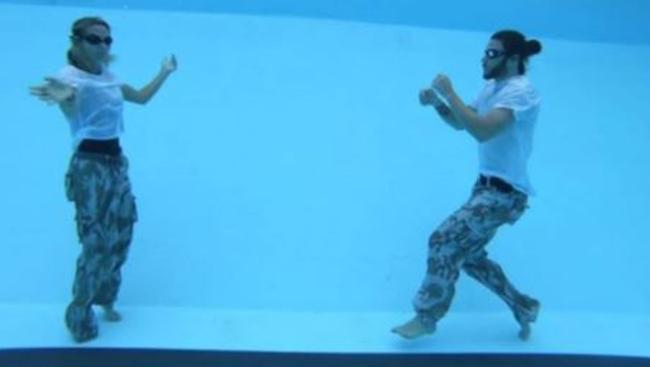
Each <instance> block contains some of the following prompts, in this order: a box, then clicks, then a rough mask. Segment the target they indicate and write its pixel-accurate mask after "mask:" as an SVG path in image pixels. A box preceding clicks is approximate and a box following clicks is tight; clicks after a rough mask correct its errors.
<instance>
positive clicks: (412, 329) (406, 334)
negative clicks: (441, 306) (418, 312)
mask: <svg viewBox="0 0 650 367" xmlns="http://www.w3.org/2000/svg"><path fill="white" fill-rule="evenodd" d="M391 331H392V332H393V333H395V334H398V335H399V336H401V337H403V338H405V339H415V338H419V337H421V336H424V335H427V334H433V332H434V331H436V327H435V325H433V326H429V325H425V324H424V323H422V321H421V320H420V317H418V316H415V317H414V318H412V319H411V320H410V321H408V322H407V323H405V324H403V325H400V326H396V327H394V328H393V329H391Z"/></svg>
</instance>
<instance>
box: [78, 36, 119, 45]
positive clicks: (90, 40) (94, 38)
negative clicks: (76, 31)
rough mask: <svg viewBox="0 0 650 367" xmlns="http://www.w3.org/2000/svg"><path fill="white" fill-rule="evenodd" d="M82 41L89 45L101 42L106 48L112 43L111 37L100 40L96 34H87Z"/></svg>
mask: <svg viewBox="0 0 650 367" xmlns="http://www.w3.org/2000/svg"><path fill="white" fill-rule="evenodd" d="M81 38H82V39H83V40H84V41H86V42H88V43H90V44H91V45H95V46H96V45H98V44H100V43H102V42H104V43H105V44H106V46H110V45H111V43H113V38H112V37H111V36H108V37H106V38H101V37H99V36H98V35H96V34H89V35H87V36H83V37H81Z"/></svg>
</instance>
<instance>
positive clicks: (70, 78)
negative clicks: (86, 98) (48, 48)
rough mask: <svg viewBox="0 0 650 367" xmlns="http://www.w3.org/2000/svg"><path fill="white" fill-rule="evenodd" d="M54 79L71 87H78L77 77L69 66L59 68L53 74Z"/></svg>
mask: <svg viewBox="0 0 650 367" xmlns="http://www.w3.org/2000/svg"><path fill="white" fill-rule="evenodd" d="M54 79H57V80H59V81H61V82H62V83H65V84H68V85H71V86H73V87H75V88H76V87H79V77H78V76H77V75H76V73H75V72H74V69H72V68H71V67H69V66H66V67H64V68H62V69H60V70H59V71H58V72H56V74H54Z"/></svg>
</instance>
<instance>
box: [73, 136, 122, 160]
mask: <svg viewBox="0 0 650 367" xmlns="http://www.w3.org/2000/svg"><path fill="white" fill-rule="evenodd" d="M77 151H78V152H83V153H95V154H105V155H112V156H119V155H120V154H122V148H121V147H120V141H119V140H118V139H109V140H95V139H84V140H82V141H81V143H80V144H79V147H78V148H77Z"/></svg>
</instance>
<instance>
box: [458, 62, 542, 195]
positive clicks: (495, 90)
mask: <svg viewBox="0 0 650 367" xmlns="http://www.w3.org/2000/svg"><path fill="white" fill-rule="evenodd" d="M540 102H541V99H540V97H539V95H538V93H537V91H536V90H535V89H534V88H533V86H532V85H531V84H530V81H529V80H528V78H526V77H525V76H523V75H518V76H513V77H511V78H508V79H506V80H503V81H500V82H495V81H494V80H491V81H489V82H488V83H486V85H485V87H484V88H483V90H482V91H481V93H480V94H479V96H478V98H477V99H476V101H475V102H474V103H473V104H471V107H472V108H474V109H476V111H477V112H478V114H479V116H484V115H486V114H487V113H488V112H490V111H491V110H493V109H495V108H507V109H510V110H512V112H513V114H514V118H515V121H513V122H512V123H510V124H509V125H508V126H507V127H505V128H504V129H503V130H502V131H500V132H499V133H498V134H497V135H495V136H493V137H492V138H490V139H488V140H486V141H484V142H482V143H480V144H479V146H478V153H479V172H480V173H481V174H483V175H486V176H496V177H499V178H501V179H503V180H505V181H507V182H509V183H510V184H511V185H513V186H514V187H515V188H516V189H517V190H519V191H522V192H524V193H526V194H529V195H531V194H534V189H533V187H532V185H531V183H530V180H529V178H528V171H527V164H528V159H529V158H530V154H531V151H532V148H533V132H534V130H535V124H536V122H537V115H538V114H539V108H540Z"/></svg>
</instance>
